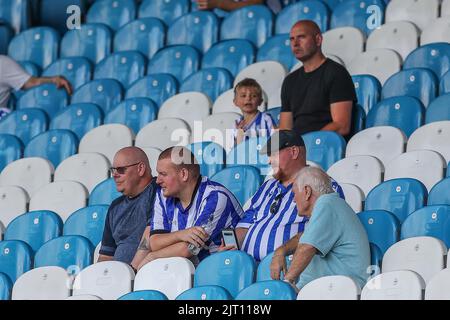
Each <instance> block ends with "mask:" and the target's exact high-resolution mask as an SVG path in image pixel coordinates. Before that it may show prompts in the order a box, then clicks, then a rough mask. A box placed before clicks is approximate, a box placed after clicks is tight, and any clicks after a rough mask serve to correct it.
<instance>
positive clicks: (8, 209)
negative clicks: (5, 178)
mask: <svg viewBox="0 0 450 320" xmlns="http://www.w3.org/2000/svg"><path fill="white" fill-rule="evenodd" d="M28 201H29V197H28V194H27V193H26V192H25V190H23V189H22V188H20V187H16V186H6V187H0V221H1V224H3V227H6V226H7V225H8V224H9V223H10V222H11V221H12V220H13V219H14V218H15V217H17V216H19V215H21V214H22V213H24V212H26V211H27V204H28ZM0 228H1V226H0ZM2 231H3V230H2ZM1 233H3V232H1ZM0 272H1V271H0Z"/></svg>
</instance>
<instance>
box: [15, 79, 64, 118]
mask: <svg viewBox="0 0 450 320" xmlns="http://www.w3.org/2000/svg"><path fill="white" fill-rule="evenodd" d="M68 103H69V96H68V94H67V92H66V90H65V89H63V88H61V89H58V88H57V87H56V86H55V85H54V84H43V85H40V86H37V87H34V88H31V89H29V90H27V91H26V92H25V93H24V94H23V95H22V96H21V97H20V98H19V100H18V101H17V105H16V108H17V109H24V108H39V109H42V110H44V111H45V112H46V113H47V115H48V116H50V117H53V115H55V114H56V113H58V112H59V111H60V110H61V109H63V108H64V107H66V106H67V105H68Z"/></svg>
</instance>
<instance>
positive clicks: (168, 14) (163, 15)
mask: <svg viewBox="0 0 450 320" xmlns="http://www.w3.org/2000/svg"><path fill="white" fill-rule="evenodd" d="M188 11H189V0H177V1H167V0H143V1H142V3H141V5H140V7H139V12H138V16H139V18H145V17H155V18H159V19H161V20H162V21H164V23H165V24H166V25H167V26H170V25H171V24H172V22H174V20H176V19H177V18H179V17H181V16H182V15H184V14H186V13H187V12H188Z"/></svg>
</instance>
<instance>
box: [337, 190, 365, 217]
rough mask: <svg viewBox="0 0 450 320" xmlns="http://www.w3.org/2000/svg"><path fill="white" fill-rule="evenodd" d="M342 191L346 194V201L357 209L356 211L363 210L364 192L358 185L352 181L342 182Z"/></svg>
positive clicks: (354, 209)
mask: <svg viewBox="0 0 450 320" xmlns="http://www.w3.org/2000/svg"><path fill="white" fill-rule="evenodd" d="M339 185H340V186H341V188H342V191H343V192H344V195H345V201H346V202H347V203H348V204H349V205H350V207H351V208H352V209H353V211H355V213H358V212H361V211H362V210H363V202H364V192H362V190H361V188H359V187H358V186H357V185H354V184H351V183H340V184H339Z"/></svg>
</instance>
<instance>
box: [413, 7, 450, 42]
mask: <svg viewBox="0 0 450 320" xmlns="http://www.w3.org/2000/svg"><path fill="white" fill-rule="evenodd" d="M448 30H450V13H449V15H448V16H447V17H442V18H439V19H436V20H434V21H433V22H431V23H430V24H429V25H427V26H426V27H425V29H423V31H422V34H421V35H420V44H421V45H424V44H428V43H433V42H447V43H449V42H450V33H449V32H448Z"/></svg>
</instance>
